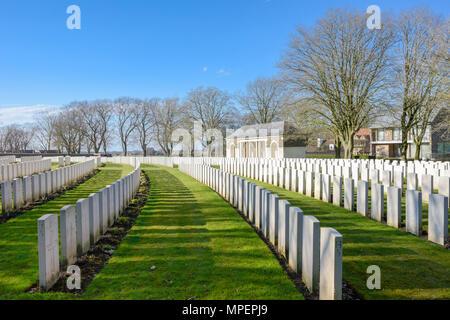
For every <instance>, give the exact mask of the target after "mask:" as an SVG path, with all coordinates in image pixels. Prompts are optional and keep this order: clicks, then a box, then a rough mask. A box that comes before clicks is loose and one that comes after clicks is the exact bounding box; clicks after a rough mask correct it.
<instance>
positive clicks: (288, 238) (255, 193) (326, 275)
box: [179, 162, 343, 300]
mask: <svg viewBox="0 0 450 320" xmlns="http://www.w3.org/2000/svg"><path fill="white" fill-rule="evenodd" d="M179 169H180V170H181V171H182V172H185V173H186V174H188V175H190V176H191V177H193V178H194V179H196V180H198V181H200V182H201V183H203V184H206V185H207V186H209V187H210V188H211V189H213V190H214V191H216V192H217V193H218V194H220V195H221V196H222V197H223V198H224V199H225V200H227V201H228V202H230V203H231V204H232V205H233V206H234V207H236V208H237V209H238V210H239V211H241V212H242V214H243V215H245V216H246V217H247V218H248V220H249V221H250V222H251V223H252V224H253V225H254V226H255V227H256V228H257V229H258V230H260V231H261V232H262V233H263V235H264V236H265V237H266V238H267V239H269V241H270V242H271V244H272V245H273V246H274V247H275V248H276V249H277V250H278V251H279V253H280V254H281V255H283V256H284V257H285V258H286V259H287V260H288V262H289V265H290V266H291V267H292V269H293V270H295V271H296V272H297V273H298V274H299V275H301V276H302V278H303V281H304V282H305V284H306V286H307V287H308V289H309V290H310V291H311V292H314V293H316V294H319V296H320V299H322V300H340V299H342V249H343V248H342V245H343V243H342V236H341V234H340V233H339V232H337V231H336V230H334V229H332V228H320V222H319V220H317V219H316V218H315V217H313V216H307V215H304V214H303V211H302V210H301V209H299V208H295V207H291V205H290V203H289V202H288V201H286V200H281V199H280V198H279V196H278V195H276V194H273V193H270V192H269V191H268V190H265V189H263V188H262V187H259V186H257V185H256V184H254V183H251V182H249V181H248V180H245V179H243V178H241V177H239V176H236V175H233V174H230V173H226V172H224V171H222V170H219V169H215V168H212V167H210V166H209V165H203V164H188V163H186V162H184V163H181V164H180V165H179ZM287 179H288V178H287Z"/></svg>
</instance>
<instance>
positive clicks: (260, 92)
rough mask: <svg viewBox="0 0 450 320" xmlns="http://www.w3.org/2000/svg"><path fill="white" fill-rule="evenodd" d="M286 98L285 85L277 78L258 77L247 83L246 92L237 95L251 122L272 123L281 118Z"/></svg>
mask: <svg viewBox="0 0 450 320" xmlns="http://www.w3.org/2000/svg"><path fill="white" fill-rule="evenodd" d="M286 98H287V97H286V94H285V90H284V88H283V85H282V83H281V82H280V81H279V80H278V79H276V78H258V79H256V80H255V81H252V82H250V83H249V84H247V90H246V92H245V93H240V94H238V96H237V100H238V102H239V103H240V104H241V105H242V106H243V107H244V108H245V110H246V111H247V112H248V115H249V117H248V120H249V121H250V122H251V123H270V122H273V121H275V120H277V119H279V116H280V111H281V109H282V108H283V107H284V106H285V104H286Z"/></svg>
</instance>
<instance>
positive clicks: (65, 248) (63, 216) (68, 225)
mask: <svg viewBox="0 0 450 320" xmlns="http://www.w3.org/2000/svg"><path fill="white" fill-rule="evenodd" d="M60 220H61V265H62V267H67V266H70V265H72V264H74V263H75V262H76V261H77V237H76V213H75V207H74V206H65V207H63V208H62V209H61V211H60Z"/></svg>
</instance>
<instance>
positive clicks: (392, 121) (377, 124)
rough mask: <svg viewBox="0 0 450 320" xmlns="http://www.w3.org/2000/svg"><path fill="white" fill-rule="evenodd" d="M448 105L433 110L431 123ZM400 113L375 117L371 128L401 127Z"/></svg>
mask: <svg viewBox="0 0 450 320" xmlns="http://www.w3.org/2000/svg"><path fill="white" fill-rule="evenodd" d="M445 108H446V107H445V106H443V107H440V108H436V109H435V110H433V111H432V113H431V116H430V123H433V122H434V121H435V120H436V118H437V116H438V115H439V114H440V113H441V111H443V110H444V109H445ZM399 116H400V115H398V116H397V117H396V116H392V115H383V116H380V117H378V118H377V119H375V120H374V121H373V123H372V125H371V126H370V129H382V128H401V124H400V119H399V118H398V117H399Z"/></svg>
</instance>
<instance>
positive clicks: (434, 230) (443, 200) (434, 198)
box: [428, 194, 448, 246]
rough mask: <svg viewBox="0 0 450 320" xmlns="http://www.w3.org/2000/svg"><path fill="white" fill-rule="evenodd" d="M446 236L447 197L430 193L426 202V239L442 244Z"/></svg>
mask: <svg viewBox="0 0 450 320" xmlns="http://www.w3.org/2000/svg"><path fill="white" fill-rule="evenodd" d="M447 238H448V197H446V196H444V195H442V194H430V200H429V204H428V240H430V241H432V242H434V243H437V244H440V245H442V246H443V245H444V244H445V241H447Z"/></svg>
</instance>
